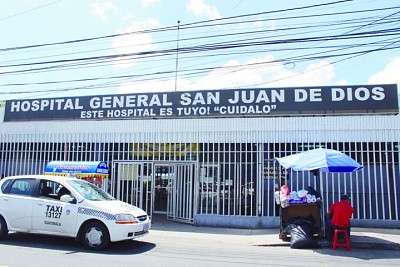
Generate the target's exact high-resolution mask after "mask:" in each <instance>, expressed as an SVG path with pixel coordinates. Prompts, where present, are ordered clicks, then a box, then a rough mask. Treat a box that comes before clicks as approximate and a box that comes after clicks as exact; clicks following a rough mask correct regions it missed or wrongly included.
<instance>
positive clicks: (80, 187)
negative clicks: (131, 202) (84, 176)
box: [68, 180, 114, 201]
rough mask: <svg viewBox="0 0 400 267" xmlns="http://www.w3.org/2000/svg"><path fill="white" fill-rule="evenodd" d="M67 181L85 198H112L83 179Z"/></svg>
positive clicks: (100, 199) (95, 199)
mask: <svg viewBox="0 0 400 267" xmlns="http://www.w3.org/2000/svg"><path fill="white" fill-rule="evenodd" d="M68 183H69V184H70V185H71V186H72V187H73V188H74V189H75V190H76V191H78V192H79V194H81V195H82V196H83V197H84V198H85V199H87V200H94V201H102V200H114V197H112V196H111V195H110V194H108V193H107V192H105V191H104V190H102V189H101V188H99V187H97V186H96V185H94V184H92V183H88V182H86V181H83V180H71V181H69V182H68Z"/></svg>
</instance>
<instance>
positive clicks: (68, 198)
mask: <svg viewBox="0 0 400 267" xmlns="http://www.w3.org/2000/svg"><path fill="white" fill-rule="evenodd" d="M74 200H75V199H74V198H73V197H71V196H70V195H62V196H61V197H60V201H61V202H65V203H72V202H73V201H74Z"/></svg>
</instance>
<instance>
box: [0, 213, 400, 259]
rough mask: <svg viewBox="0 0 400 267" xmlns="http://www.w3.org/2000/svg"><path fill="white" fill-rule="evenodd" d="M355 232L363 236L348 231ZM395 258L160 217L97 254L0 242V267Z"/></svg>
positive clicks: (46, 241)
mask: <svg viewBox="0 0 400 267" xmlns="http://www.w3.org/2000/svg"><path fill="white" fill-rule="evenodd" d="M378 230H379V231H378ZM390 231H392V233H388V232H390ZM390 231H389V230H385V229H376V230H375V231H374V233H373V234H374V237H371V236H369V237H371V238H372V240H373V241H374V242H375V243H376V242H377V240H378V239H379V240H380V241H382V240H383V239H384V241H382V242H383V243H387V242H392V243H396V240H398V238H399V235H398V234H399V230H396V229H391V230H390ZM359 233H364V234H368V233H366V232H355V233H354V234H359ZM390 236H392V240H389V237H390ZM367 237H368V236H367ZM352 238H353V236H352ZM363 238H365V237H363V236H361V237H360V240H361V239H363ZM353 239H355V238H353ZM353 239H352V240H353ZM352 242H353V241H352ZM399 262H400V250H398V249H397V250H395V249H391V248H385V247H384V246H380V247H379V246H378V247H374V248H368V247H358V246H353V244H352V249H351V251H347V250H346V249H344V248H338V249H337V250H336V251H335V250H333V249H332V248H331V247H330V246H321V247H320V248H317V249H291V248H290V247H289V244H288V242H284V241H282V240H279V238H278V232H277V229H258V230H251V229H227V228H210V227H196V226H192V225H186V224H181V223H175V222H169V221H165V220H154V223H153V228H152V230H151V232H150V233H149V234H148V235H146V236H145V237H143V238H140V239H137V240H133V241H124V242H119V243H113V244H112V245H111V246H110V247H109V248H108V249H107V250H105V251H101V252H92V251H87V250H85V249H84V248H83V247H82V246H81V245H80V243H77V242H75V241H74V240H72V239H69V238H57V237H48V236H42V235H28V234H18V233H13V234H10V235H9V237H8V238H7V239H6V240H3V241H1V242H0V266H32V267H35V266H41V267H47V266H57V267H62V266H68V267H71V266H96V267H105V266H107V267H109V266H174V267H183V266H185V267H186V266H190V267H195V266H202V267H204V266H213V267H215V266H223V267H225V266H231V267H232V266H307V267H310V266H316V265H318V266H337V265H338V264H340V265H345V266H395V265H396V266H397V265H398V263H399Z"/></svg>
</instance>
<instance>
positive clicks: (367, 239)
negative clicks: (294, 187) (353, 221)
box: [150, 217, 400, 250]
mask: <svg viewBox="0 0 400 267" xmlns="http://www.w3.org/2000/svg"><path fill="white" fill-rule="evenodd" d="M151 231H156V232H169V233H170V234H172V235H174V234H176V235H177V236H178V235H179V236H182V234H184V235H183V236H185V237H193V238H202V239H208V240H210V241H212V240H215V241H217V240H218V241H219V242H221V241H222V242H226V243H236V244H237V243H241V244H247V245H252V246H288V247H289V246H290V240H289V241H283V240H281V239H279V229H278V228H276V229H235V228H215V227H198V226H194V225H190V224H184V223H178V222H171V221H167V220H166V219H160V218H158V217H153V223H152V229H151ZM150 234H151V233H150ZM317 242H318V244H319V245H320V247H321V248H331V247H332V244H330V243H329V242H328V241H326V240H325V239H317ZM350 244H351V248H352V249H354V248H359V249H385V250H400V229H382V228H352V229H351V237H350ZM338 249H339V248H338ZM340 249H342V248H340Z"/></svg>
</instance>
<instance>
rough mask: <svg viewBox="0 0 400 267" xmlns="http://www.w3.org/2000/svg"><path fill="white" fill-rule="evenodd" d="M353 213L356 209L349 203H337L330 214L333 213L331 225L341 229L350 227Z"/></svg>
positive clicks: (343, 201)
mask: <svg viewBox="0 0 400 267" xmlns="http://www.w3.org/2000/svg"><path fill="white" fill-rule="evenodd" d="M353 211H354V209H353V207H352V206H350V204H349V202H348V201H346V200H342V201H340V202H335V203H334V204H333V205H332V207H331V209H330V210H329V213H331V214H332V213H333V217H332V222H331V224H332V225H334V226H339V227H349V226H350V218H351V215H352V214H353Z"/></svg>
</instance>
